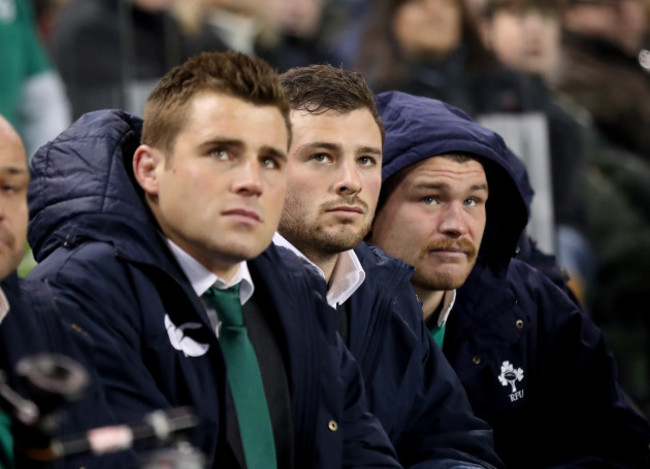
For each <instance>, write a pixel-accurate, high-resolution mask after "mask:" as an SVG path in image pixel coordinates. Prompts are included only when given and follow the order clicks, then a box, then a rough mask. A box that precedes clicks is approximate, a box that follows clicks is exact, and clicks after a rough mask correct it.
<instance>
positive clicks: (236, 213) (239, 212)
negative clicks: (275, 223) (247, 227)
mask: <svg viewBox="0 0 650 469" xmlns="http://www.w3.org/2000/svg"><path fill="white" fill-rule="evenodd" d="M221 214H222V215H224V216H230V217H243V218H245V219H250V220H251V221H256V222H261V221H262V218H261V217H260V216H259V215H258V214H257V212H255V211H253V210H248V209H245V208H234V209H230V210H226V211H224V212H221Z"/></svg>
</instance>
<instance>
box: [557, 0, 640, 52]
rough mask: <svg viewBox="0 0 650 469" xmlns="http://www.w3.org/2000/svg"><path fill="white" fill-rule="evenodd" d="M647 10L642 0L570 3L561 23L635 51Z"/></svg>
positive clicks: (638, 44) (626, 49)
mask: <svg viewBox="0 0 650 469" xmlns="http://www.w3.org/2000/svg"><path fill="white" fill-rule="evenodd" d="M646 9H647V6H646V2H645V0H617V1H614V2H571V3H569V4H568V6H567V8H566V10H565V12H564V25H565V26H566V28H567V29H568V30H569V31H575V32H578V33H581V34H587V35H593V36H598V37H602V38H604V39H606V40H608V41H610V42H612V43H614V44H617V45H618V46H619V47H621V48H622V49H623V50H625V51H626V52H628V53H630V54H634V53H636V52H638V48H639V46H640V44H641V41H642V40H643V38H644V36H645V34H646V33H647V28H648V23H647V16H646V15H647V11H646Z"/></svg>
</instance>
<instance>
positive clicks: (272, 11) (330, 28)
mask: <svg viewBox="0 0 650 469" xmlns="http://www.w3.org/2000/svg"><path fill="white" fill-rule="evenodd" d="M330 3H331V2H327V0H272V1H268V2H266V5H265V7H264V8H265V9H264V12H265V15H266V20H267V21H268V23H269V25H270V30H271V33H270V34H269V35H268V38H267V39H266V40H265V41H263V42H261V43H260V44H259V45H258V49H257V53H258V55H259V56H260V57H262V58H264V59H265V60H267V61H268V62H269V63H270V64H271V65H272V66H274V67H275V68H277V69H278V70H279V71H280V72H284V71H287V70H288V69H290V68H292V67H302V66H307V65H311V64H323V63H329V64H333V65H335V66H338V65H340V63H341V61H342V60H341V58H339V57H337V56H336V54H335V53H334V51H333V46H332V36H333V35H335V34H336V33H338V32H339V31H338V29H337V27H338V25H340V24H347V23H346V22H345V20H344V18H342V17H340V16H338V15H340V14H341V11H340V10H339V9H337V8H331V7H330V5H329V4H330Z"/></svg>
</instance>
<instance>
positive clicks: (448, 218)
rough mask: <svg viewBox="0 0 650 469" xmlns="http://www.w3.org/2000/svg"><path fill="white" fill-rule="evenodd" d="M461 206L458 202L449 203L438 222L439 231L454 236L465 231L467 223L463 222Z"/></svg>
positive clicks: (456, 236)
mask: <svg viewBox="0 0 650 469" xmlns="http://www.w3.org/2000/svg"><path fill="white" fill-rule="evenodd" d="M464 214H465V212H464V210H463V206H462V205H461V203H460V202H453V203H451V204H449V205H448V206H447V208H446V210H445V211H444V213H443V214H442V220H441V222H440V225H439V226H440V231H441V232H443V233H444V234H446V235H447V236H451V237H454V238H458V237H460V236H463V235H464V234H466V233H467V223H465V218H464Z"/></svg>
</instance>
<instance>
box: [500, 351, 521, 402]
mask: <svg viewBox="0 0 650 469" xmlns="http://www.w3.org/2000/svg"><path fill="white" fill-rule="evenodd" d="M498 378H499V382H500V383H501V386H508V385H510V390H511V391H512V393H511V394H510V395H509V397H510V401H511V402H514V401H516V400H518V399H520V398H522V397H524V390H523V389H521V390H519V391H517V386H516V385H515V383H517V381H522V380H523V379H524V370H522V369H521V368H516V369H515V367H514V366H512V363H510V362H509V361H507V360H506V361H504V362H503V363H502V364H501V374H500V375H499V376H498Z"/></svg>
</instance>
